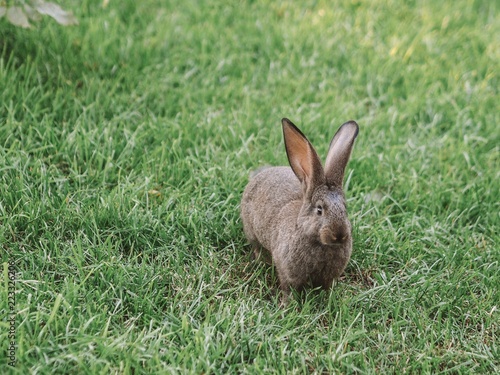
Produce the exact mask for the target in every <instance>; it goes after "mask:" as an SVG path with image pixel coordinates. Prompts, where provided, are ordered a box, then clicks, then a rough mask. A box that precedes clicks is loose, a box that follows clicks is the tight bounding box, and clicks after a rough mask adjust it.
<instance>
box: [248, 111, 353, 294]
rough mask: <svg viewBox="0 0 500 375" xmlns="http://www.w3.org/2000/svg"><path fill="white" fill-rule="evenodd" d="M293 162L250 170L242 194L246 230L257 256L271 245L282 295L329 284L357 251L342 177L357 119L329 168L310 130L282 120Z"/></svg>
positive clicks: (339, 138)
mask: <svg viewBox="0 0 500 375" xmlns="http://www.w3.org/2000/svg"><path fill="white" fill-rule="evenodd" d="M281 123H282V126H283V136H284V140H285V148H286V153H287V156H288V161H289V163H290V166H291V168H290V167H265V168H262V169H260V170H258V171H257V172H256V173H255V174H254V175H253V176H251V178H250V181H249V183H248V185H247V186H246V188H245V191H244V192H243V197H242V200H241V219H242V222H243V229H244V232H245V235H246V237H247V239H248V241H249V242H250V244H251V245H252V247H253V249H254V253H255V255H256V256H258V255H260V250H261V249H262V248H263V249H265V250H267V251H268V252H269V253H270V254H271V257H272V261H273V263H274V265H275V267H276V270H277V272H278V278H279V281H280V286H281V290H282V291H283V301H284V302H285V303H286V302H287V300H288V298H289V295H290V290H291V289H295V290H298V291H300V290H303V289H304V288H305V287H306V286H312V287H322V288H324V289H329V288H330V287H331V286H332V283H333V281H334V279H336V278H338V277H339V276H340V275H341V274H342V272H343V271H344V269H345V267H346V265H347V262H348V261H349V258H350V257H351V252H352V231H351V223H350V222H349V219H348V217H347V210H346V202H345V196H344V191H343V190H342V182H343V178H344V170H345V167H346V165H347V162H348V161H349V157H350V155H351V150H352V148H353V145H354V140H355V139H356V136H357V135H358V130H359V128H358V124H356V122H354V121H349V122H346V123H345V124H343V125H342V126H341V127H340V128H339V130H338V131H337V133H336V134H335V135H334V137H333V139H332V141H331V143H330V148H329V151H328V155H327V157H326V163H325V168H323V166H322V165H321V161H320V159H319V157H318V154H317V153H316V151H315V149H314V148H313V146H312V145H311V143H310V142H309V141H308V139H307V138H306V136H305V135H304V134H303V133H302V132H301V131H300V130H299V128H297V127H296V126H295V125H294V124H293V123H292V122H291V121H290V120H289V119H287V118H284V119H282V120H281Z"/></svg>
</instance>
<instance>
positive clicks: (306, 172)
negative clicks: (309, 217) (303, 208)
mask: <svg viewBox="0 0 500 375" xmlns="http://www.w3.org/2000/svg"><path fill="white" fill-rule="evenodd" d="M281 124H282V125H283V137H284V138H285V148H286V154H287V156H288V162H289V163H290V166H291V167H292V170H293V172H294V173H295V175H296V176H297V177H298V179H299V180H300V182H301V183H302V186H303V189H304V192H305V193H306V194H307V195H309V194H312V191H313V190H314V188H315V187H316V186H318V185H320V184H324V183H325V174H324V171H323V166H322V165H321V161H320V160H319V157H318V154H317V153H316V151H315V150H314V148H313V146H312V145H311V143H310V142H309V140H308V139H307V138H306V136H305V135H304V134H303V133H302V132H301V131H300V130H299V128H297V127H296V126H295V125H294V124H293V123H292V122H291V121H290V120H289V119H287V118H284V119H282V120H281Z"/></svg>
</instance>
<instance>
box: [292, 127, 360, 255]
mask: <svg viewBox="0 0 500 375" xmlns="http://www.w3.org/2000/svg"><path fill="white" fill-rule="evenodd" d="M282 125H283V135H284V139H285V147H286V153H287V156H288V161H289V163H290V166H291V167H292V170H293V172H294V173H295V175H296V176H297V178H298V179H299V181H300V183H301V185H302V193H303V202H302V208H301V210H300V213H299V217H298V219H297V225H298V227H299V228H301V229H300V230H301V231H303V232H304V234H305V235H306V236H307V237H309V238H310V239H313V240H315V241H317V242H319V243H321V244H322V245H326V246H332V247H335V246H342V245H344V244H346V243H350V242H351V241H352V239H351V224H350V222H349V219H348V217H347V210H346V203H345V198H344V192H343V190H342V181H343V178H344V170H345V167H346V165H347V162H348V161H349V157H350V154H351V150H352V147H353V144H354V139H355V138H356V136H357V134H358V125H357V124H356V123H355V122H354V121H349V122H346V123H345V124H343V125H342V126H341V127H340V128H339V130H338V131H337V133H336V134H335V136H334V137H333V139H332V141H331V143H330V148H329V150H328V155H327V157H326V162H325V167H324V168H323V166H322V164H321V161H320V159H319V157H318V154H317V153H316V151H315V149H314V148H313V146H312V145H311V143H310V142H309V141H308V139H307V138H306V136H305V135H304V134H303V133H302V132H301V131H300V130H299V129H298V128H297V127H296V126H295V125H294V124H293V123H292V122H291V121H290V120H288V119H286V118H285V119H283V120H282Z"/></svg>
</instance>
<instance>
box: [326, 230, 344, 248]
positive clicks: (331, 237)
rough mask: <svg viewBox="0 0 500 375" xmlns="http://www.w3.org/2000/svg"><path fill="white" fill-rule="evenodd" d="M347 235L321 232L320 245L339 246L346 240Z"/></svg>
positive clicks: (328, 231) (340, 232)
mask: <svg viewBox="0 0 500 375" xmlns="http://www.w3.org/2000/svg"><path fill="white" fill-rule="evenodd" d="M348 236H349V235H348V234H347V233H345V232H343V231H338V232H333V231H330V230H323V231H321V233H320V239H321V243H322V244H323V245H334V244H337V245H338V244H341V243H343V242H345V240H347V237H348Z"/></svg>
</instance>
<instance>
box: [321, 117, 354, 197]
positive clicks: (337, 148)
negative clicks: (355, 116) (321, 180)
mask: <svg viewBox="0 0 500 375" xmlns="http://www.w3.org/2000/svg"><path fill="white" fill-rule="evenodd" d="M358 131H359V128H358V124H356V122H354V121H349V122H346V123H345V124H343V125H342V126H341V127H340V128H339V130H337V133H335V135H334V136H333V139H332V141H331V142H330V149H329V150H328V155H327V156H326V162H325V175H326V183H327V184H328V185H329V186H337V187H342V181H343V180H344V171H345V167H346V165H347V162H348V161H349V157H350V156H351V151H352V147H353V146H354V140H355V139H356V137H357V135H358Z"/></svg>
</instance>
